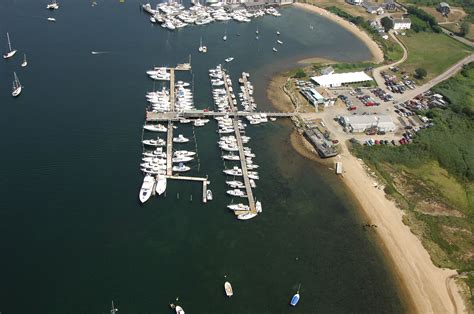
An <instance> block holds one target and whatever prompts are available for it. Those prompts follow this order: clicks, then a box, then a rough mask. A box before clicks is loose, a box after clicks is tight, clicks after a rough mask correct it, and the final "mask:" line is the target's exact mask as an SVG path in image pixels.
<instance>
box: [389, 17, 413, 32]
mask: <svg viewBox="0 0 474 314" xmlns="http://www.w3.org/2000/svg"><path fill="white" fill-rule="evenodd" d="M392 20H393V29H394V30H400V29H410V27H411V20H410V18H408V17H402V18H392Z"/></svg>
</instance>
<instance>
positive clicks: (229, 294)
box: [224, 281, 234, 298]
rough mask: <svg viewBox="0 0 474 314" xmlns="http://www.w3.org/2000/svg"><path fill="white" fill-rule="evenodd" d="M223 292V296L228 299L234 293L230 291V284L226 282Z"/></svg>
mask: <svg viewBox="0 0 474 314" xmlns="http://www.w3.org/2000/svg"><path fill="white" fill-rule="evenodd" d="M224 290H225V294H226V295H227V296H228V297H229V298H230V297H231V296H233V295H234V291H233V290H232V285H231V284H230V282H228V281H226V282H225V283H224Z"/></svg>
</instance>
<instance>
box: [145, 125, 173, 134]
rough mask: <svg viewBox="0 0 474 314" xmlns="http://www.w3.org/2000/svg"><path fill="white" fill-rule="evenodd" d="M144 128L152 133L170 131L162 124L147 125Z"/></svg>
mask: <svg viewBox="0 0 474 314" xmlns="http://www.w3.org/2000/svg"><path fill="white" fill-rule="evenodd" d="M143 128H144V129H145V130H147V131H152V132H167V131H168V129H167V128H166V127H165V126H164V125H162V124H145V125H144V126H143Z"/></svg>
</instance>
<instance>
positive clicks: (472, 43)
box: [440, 25, 474, 47]
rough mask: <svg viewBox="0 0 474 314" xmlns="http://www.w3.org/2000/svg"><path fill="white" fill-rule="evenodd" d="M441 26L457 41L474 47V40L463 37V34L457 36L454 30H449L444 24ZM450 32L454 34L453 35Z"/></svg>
mask: <svg viewBox="0 0 474 314" xmlns="http://www.w3.org/2000/svg"><path fill="white" fill-rule="evenodd" d="M440 26H441V30H442V31H443V32H444V33H445V34H448V36H450V37H452V38H454V39H456V40H457V41H459V42H461V43H463V44H465V45H468V46H469V47H474V42H472V41H470V40H468V39H466V38H464V37H461V36H456V35H454V33H453V32H451V31H450V30H447V29H446V28H444V27H443V25H440ZM450 34H453V35H452V36H451V35H450Z"/></svg>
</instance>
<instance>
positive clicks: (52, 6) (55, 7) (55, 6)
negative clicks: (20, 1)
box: [46, 0, 59, 10]
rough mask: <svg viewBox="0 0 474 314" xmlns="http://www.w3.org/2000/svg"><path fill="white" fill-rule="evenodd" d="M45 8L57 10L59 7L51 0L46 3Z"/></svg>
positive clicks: (54, 0)
mask: <svg viewBox="0 0 474 314" xmlns="http://www.w3.org/2000/svg"><path fill="white" fill-rule="evenodd" d="M46 9H49V10H57V9H59V4H58V3H57V2H56V0H53V2H51V3H48V5H46Z"/></svg>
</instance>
